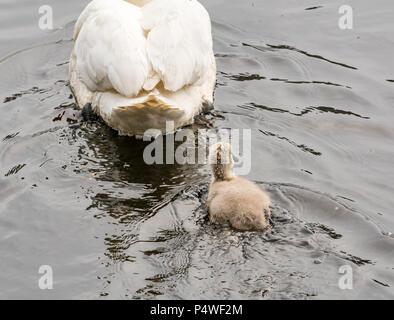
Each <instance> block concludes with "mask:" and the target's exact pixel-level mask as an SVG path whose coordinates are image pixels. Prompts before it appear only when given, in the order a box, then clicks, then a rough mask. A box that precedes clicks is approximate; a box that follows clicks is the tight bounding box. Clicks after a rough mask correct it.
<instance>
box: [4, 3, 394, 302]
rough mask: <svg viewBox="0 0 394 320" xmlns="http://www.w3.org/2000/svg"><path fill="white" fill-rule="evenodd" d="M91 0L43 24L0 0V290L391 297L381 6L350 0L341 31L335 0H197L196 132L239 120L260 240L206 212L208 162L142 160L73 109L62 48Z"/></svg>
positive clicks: (393, 218) (385, 31) (137, 144)
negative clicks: (205, 66) (262, 205)
mask: <svg viewBox="0 0 394 320" xmlns="http://www.w3.org/2000/svg"><path fill="white" fill-rule="evenodd" d="M87 3H88V1H77V0H70V1H67V2H64V1H60V0H56V1H55V0H54V1H51V5H52V7H53V10H54V24H55V29H54V30H51V31H42V30H40V29H39V28H38V18H39V14H38V8H39V6H40V5H41V2H40V1H31V0H29V1H27V0H18V1H14V0H3V1H2V3H1V4H0V9H1V10H0V17H1V19H0V26H1V28H0V257H1V258H0V270H1V273H0V298H2V299H5V298H18V299H20V298H39V299H58V298H73V299H76V298H88V299H92V298H93V299H96V298H103V299H132V298H133V299H207V298H211V299H279V298H290V299H323V298H328V299H354V298H356V299H361V298H363V299H365V298H366V299H376V298H383V299H390V298H393V297H394V291H393V287H394V273H393V272H394V254H393V253H394V252H393V248H394V246H393V244H394V239H393V235H392V233H394V212H393V207H394V198H393V196H392V195H393V194H394V188H393V183H392V181H394V172H393V162H394V144H393V141H394V140H393V138H394V127H393V123H394V114H393V112H392V108H393V103H394V60H393V59H392V56H393V54H392V52H393V49H394V41H393V32H394V22H393V19H392V17H393V15H394V6H393V4H392V2H391V1H389V0H380V1H378V2H372V1H367V0H362V1H361V0H359V1H348V4H350V5H352V6H353V8H354V15H355V16H354V29H353V30H341V29H339V28H338V19H339V17H340V15H339V14H338V8H339V7H340V6H341V5H342V4H343V3H342V2H341V1H337V0H335V1H330V2H329V3H328V2H320V3H316V2H315V1H306V0H301V1H300V0H298V1H288V0H286V1H285V0H280V1H236V0H226V1H222V0H210V1H202V3H203V4H204V5H205V6H206V8H207V9H208V11H209V13H210V15H211V19H212V27H213V39H214V50H215V54H216V59H217V65H218V81H217V88H216V93H215V108H216V113H215V114H213V115H209V116H207V117H203V118H202V119H199V121H198V123H197V124H196V125H195V126H193V128H194V129H198V128H214V129H221V128H230V129H231V128H232V129H243V128H251V129H252V152H253V153H252V155H253V158H252V170H251V172H250V174H249V175H247V178H249V179H251V180H253V181H255V182H256V183H258V184H259V185H260V186H261V187H262V188H264V189H266V190H268V191H269V192H270V194H271V196H272V198H273V205H272V212H273V220H274V223H275V226H274V227H273V229H272V230H271V232H268V233H265V234H262V233H257V232H244V233H240V232H236V231H234V230H231V229H229V228H228V227H226V226H214V225H211V224H210V223H209V221H208V218H207V213H206V211H205V209H204V199H205V197H206V193H207V188H208V184H209V180H210V176H209V168H208V167H207V166H206V165H179V164H175V165H152V166H149V165H147V164H145V163H144V161H143V158H142V153H143V150H144V148H145V146H146V144H147V143H146V142H142V141H138V140H134V139H132V138H128V137H120V136H118V135H117V133H116V132H114V131H113V130H111V129H109V128H108V127H107V126H105V124H103V123H102V122H100V121H98V122H92V123H86V122H82V121H81V120H80V118H79V111H78V109H77V106H76V105H75V100H74V98H73V96H72V95H71V91H70V88H69V83H68V58H69V55H70V52H71V49H72V46H73V41H72V31H73V25H74V23H75V21H76V19H77V17H78V14H79V13H80V12H81V10H82V8H83V7H84V6H85V5H86V4H87ZM41 265H50V266H52V268H53V270H54V289H53V290H40V289H39V288H38V278H39V276H40V275H39V274H38V268H39V267H40V266H41ZM343 265H349V266H351V268H352V270H353V277H354V283H353V287H354V288H353V290H341V289H340V288H339V287H338V280H339V277H340V276H341V274H339V273H338V270H339V268H340V267H341V266H343Z"/></svg>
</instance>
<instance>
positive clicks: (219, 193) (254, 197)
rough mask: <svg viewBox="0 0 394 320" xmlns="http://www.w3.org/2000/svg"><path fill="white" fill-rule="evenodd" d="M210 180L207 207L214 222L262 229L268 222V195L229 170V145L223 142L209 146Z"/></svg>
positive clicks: (230, 166) (236, 226)
mask: <svg viewBox="0 0 394 320" xmlns="http://www.w3.org/2000/svg"><path fill="white" fill-rule="evenodd" d="M209 163H210V164H211V168H212V182H211V185H210V187H209V191H208V197H207V202H206V205H207V209H208V212H209V216H210V220H211V221H212V222H213V223H223V222H229V223H230V224H231V226H232V227H234V228H235V229H238V230H242V231H245V230H265V229H266V228H267V227H268V226H269V218H270V216H271V211H270V208H269V205H270V198H269V196H268V194H266V193H265V192H263V191H262V190H261V189H260V188H259V187H258V186H257V185H256V184H255V183H253V182H251V181H249V180H247V179H244V178H241V177H236V176H235V175H234V174H233V173H232V167H233V158H232V154H231V145H230V144H228V143H225V142H219V143H217V144H214V145H213V146H212V147H211V148H210V152H209Z"/></svg>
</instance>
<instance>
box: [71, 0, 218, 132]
mask: <svg viewBox="0 0 394 320" xmlns="http://www.w3.org/2000/svg"><path fill="white" fill-rule="evenodd" d="M74 41H75V44H74V48H73V51H72V54H71V58H70V85H71V88H72V90H73V92H74V95H75V97H76V99H77V102H78V105H79V106H80V107H81V108H82V107H84V106H85V105H86V104H91V106H92V109H93V110H94V111H95V112H96V113H97V114H98V115H99V116H101V117H102V118H103V120H104V121H105V122H106V123H107V124H108V125H109V126H111V127H112V128H113V129H116V130H118V132H119V133H120V134H123V135H134V136H142V135H143V134H144V132H145V131H146V130H148V129H158V130H160V132H162V133H164V134H165V133H167V132H166V121H173V122H174V127H175V129H176V128H179V127H181V126H184V125H187V124H190V123H192V122H193V118H194V116H195V115H196V114H198V113H199V112H200V111H201V109H202V107H203V105H206V104H208V105H212V103H213V90H214V87H215V82H216V63H215V58H214V55H213V50H212V35H211V23H210V18H209V15H208V13H207V11H206V10H205V8H204V7H203V6H202V5H201V4H200V3H199V2H198V1H196V0H153V1H148V0H128V1H126V0H93V1H91V2H90V3H89V4H88V5H87V7H86V8H85V9H84V10H83V12H82V13H81V15H80V16H79V18H78V20H77V22H76V25H75V29H74ZM170 127H171V126H170Z"/></svg>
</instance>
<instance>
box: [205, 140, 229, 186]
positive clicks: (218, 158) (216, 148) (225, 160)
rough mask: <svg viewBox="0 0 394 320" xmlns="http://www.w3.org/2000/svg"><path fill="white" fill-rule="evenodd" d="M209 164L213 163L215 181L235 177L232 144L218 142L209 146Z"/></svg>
mask: <svg viewBox="0 0 394 320" xmlns="http://www.w3.org/2000/svg"><path fill="white" fill-rule="evenodd" d="M208 161H209V164H210V165H211V169H212V175H213V181H225V180H231V179H233V178H234V174H233V171H232V168H233V165H234V160H233V155H232V150H231V144H229V143H228V142H218V143H215V144H214V145H212V146H211V147H210V148H209V158H208Z"/></svg>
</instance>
